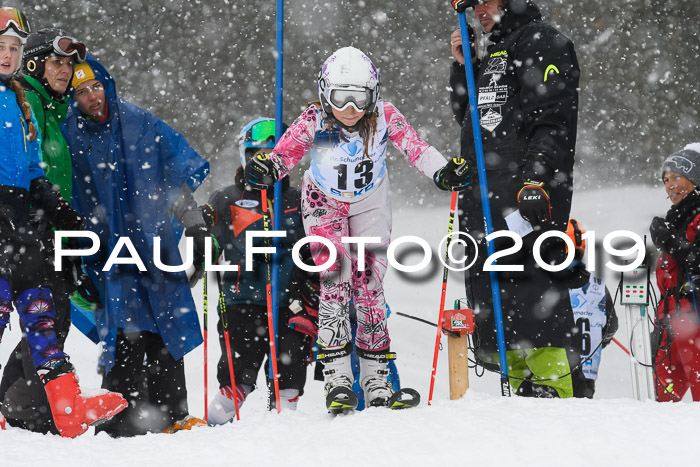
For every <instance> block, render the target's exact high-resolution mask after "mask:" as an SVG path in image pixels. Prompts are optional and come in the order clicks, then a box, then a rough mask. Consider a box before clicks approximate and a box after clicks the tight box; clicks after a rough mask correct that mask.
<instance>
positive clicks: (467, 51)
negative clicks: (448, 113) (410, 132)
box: [459, 13, 510, 396]
mask: <svg viewBox="0 0 700 467" xmlns="http://www.w3.org/2000/svg"><path fill="white" fill-rule="evenodd" d="M459 29H460V33H461V35H462V51H463V53H464V66H465V69H466V75H467V91H468V94H469V111H470V113H471V120H472V131H473V132H474V149H475V150H476V165H477V169H478V171H479V187H480V188H481V209H482V211H483V214H484V224H485V226H486V235H489V234H491V233H492V232H493V221H492V219H491V203H490V201H489V188H488V183H487V181H486V166H485V163H484V147H483V144H482V140H481V127H480V126H479V109H478V107H477V103H476V84H475V82H474V68H473V67H472V53H471V48H470V44H469V33H468V29H467V17H466V16H465V14H464V13H460V14H459ZM486 247H487V251H488V254H489V256H491V255H493V254H494V253H495V249H494V247H493V242H492V241H489V242H487V243H486ZM489 276H490V277H491V296H492V298H493V314H494V318H495V320H496V339H497V341H498V363H499V365H500V367H501V395H503V396H510V386H509V385H508V362H507V359H506V341H505V332H504V331H503V311H502V307H501V293H500V290H501V288H500V284H499V282H498V274H497V273H496V271H490V272H489Z"/></svg>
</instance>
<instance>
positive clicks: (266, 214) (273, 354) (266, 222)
mask: <svg viewBox="0 0 700 467" xmlns="http://www.w3.org/2000/svg"><path fill="white" fill-rule="evenodd" d="M260 198H261V202H262V210H263V226H264V229H265V231H266V232H269V231H270V224H271V223H270V211H269V210H268V208H267V190H261V191H260ZM268 244H269V243H268ZM265 256H266V260H267V286H266V295H267V329H268V330H269V335H270V337H269V338H270V363H271V364H272V381H273V383H274V386H275V402H276V404H275V407H277V413H280V410H281V408H280V381H279V377H278V375H277V347H276V345H275V326H274V320H273V317H272V263H271V261H270V260H271V259H272V258H271V257H270V255H269V254H266V255H265Z"/></svg>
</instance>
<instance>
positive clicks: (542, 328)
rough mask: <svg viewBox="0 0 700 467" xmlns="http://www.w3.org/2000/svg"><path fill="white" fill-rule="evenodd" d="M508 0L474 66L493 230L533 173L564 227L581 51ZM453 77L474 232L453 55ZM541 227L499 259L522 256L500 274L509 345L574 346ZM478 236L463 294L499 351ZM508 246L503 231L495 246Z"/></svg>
mask: <svg viewBox="0 0 700 467" xmlns="http://www.w3.org/2000/svg"><path fill="white" fill-rule="evenodd" d="M504 6H505V10H504V14H503V15H502V19H501V22H500V23H499V24H497V25H496V27H495V28H494V30H493V31H492V34H491V36H490V40H491V41H492V42H493V44H492V45H490V46H489V47H488V50H487V51H486V54H485V56H484V57H483V60H482V61H481V62H480V63H479V64H478V66H477V67H476V68H477V69H476V71H475V75H476V76H475V81H476V88H477V89H476V91H477V106H478V111H479V117H480V129H481V133H482V141H483V146H484V159H485V166H486V178H487V182H488V189H489V198H490V204H491V216H492V219H493V230H494V231H500V230H507V229H508V226H507V224H506V221H505V220H504V218H505V216H507V215H509V214H510V213H512V212H513V211H515V210H517V208H518V205H517V195H518V191H519V190H520V189H521V188H522V186H523V182H524V181H526V180H528V181H529V180H533V181H537V182H544V184H545V188H546V190H547V192H548V194H549V197H550V200H551V204H552V219H553V222H552V223H551V224H549V225H548V226H547V228H546V230H550V229H557V230H560V231H565V230H566V224H567V222H568V219H569V212H570V210H571V198H572V191H573V166H574V151H575V144H576V122H577V112H578V83H579V74H580V73H579V67H578V62H577V60H576V54H575V52H574V48H573V44H572V43H571V41H570V40H569V39H568V38H566V37H565V36H564V35H562V34H561V33H559V32H558V31H557V30H556V29H554V28H553V27H551V26H550V25H548V24H546V23H544V22H543V21H542V18H541V16H540V12H539V10H538V9H537V7H536V6H535V5H534V4H533V3H532V2H531V0H504ZM450 84H451V86H452V92H451V96H450V97H451V103H452V107H453V111H454V114H455V117H456V119H457V122H458V123H459V124H460V125H461V128H462V129H461V145H462V149H461V153H462V156H463V157H465V158H466V159H467V161H468V162H469V164H470V167H471V170H472V185H471V186H470V187H469V189H468V190H465V191H464V192H462V194H461V195H460V201H459V218H460V230H461V231H463V232H468V233H470V234H471V235H472V236H473V237H475V238H477V239H478V238H480V237H481V236H482V235H483V232H484V217H483V214H482V207H481V193H480V190H481V189H480V185H479V178H478V175H477V163H476V151H475V147H474V137H473V133H472V122H471V115H470V112H469V100H468V95H467V90H466V87H467V85H466V75H465V67H464V66H462V65H459V64H457V63H456V62H455V63H454V64H453V66H452V72H451V76H450ZM537 235H538V234H536V233H531V234H529V235H526V236H525V237H523V245H522V247H521V248H520V249H519V251H517V252H516V253H510V254H507V255H506V256H505V257H502V258H500V259H498V264H499V265H508V264H511V265H523V271H521V272H517V271H515V272H500V273H498V276H499V280H500V289H501V293H500V298H501V302H502V312H503V320H504V328H505V334H506V345H507V347H508V348H509V349H518V348H521V349H522V348H538V347H543V346H544V347H563V348H567V349H573V348H574V347H573V346H574V343H573V341H572V339H571V336H572V334H573V331H572V328H573V319H572V311H571V304H570V302H569V296H568V289H567V287H566V284H565V283H564V281H563V280H561V278H558V277H557V276H556V275H554V274H552V273H549V272H547V271H545V270H544V269H542V268H540V267H539V266H537V265H536V263H535V261H534V259H533V249H534V243H535V239H536V237H537ZM479 243H480V245H479V257H478V260H477V262H476V263H475V264H474V265H473V266H472V268H471V269H470V270H469V272H468V274H467V276H466V282H467V295H468V296H469V298H470V299H471V300H472V303H473V304H474V306H475V308H477V309H478V312H477V315H476V319H477V324H478V325H479V339H480V345H479V349H478V351H477V352H478V353H480V354H483V353H489V352H494V351H495V349H496V333H495V327H494V316H493V313H492V310H493V302H492V296H491V284H490V279H489V273H488V272H484V270H483V268H484V260H485V258H486V256H487V252H486V245H485V242H484V241H483V239H480V240H479ZM562 243H563V242H562ZM511 245H512V242H509V241H504V239H499V240H497V241H496V242H495V249H496V251H502V250H504V249H505V248H508V247H509V246H511ZM545 250H546V251H545ZM540 251H544V253H543V255H542V256H543V257H545V261H547V257H549V258H550V259H556V261H554V262H555V263H556V264H558V263H560V262H561V260H563V258H561V260H560V259H559V258H560V256H561V255H560V254H563V251H564V250H563V245H562V246H555V247H552V248H549V249H547V248H545V249H540ZM547 255H549V256H547ZM570 359H571V361H572V362H573V361H577V360H576V358H574V357H570Z"/></svg>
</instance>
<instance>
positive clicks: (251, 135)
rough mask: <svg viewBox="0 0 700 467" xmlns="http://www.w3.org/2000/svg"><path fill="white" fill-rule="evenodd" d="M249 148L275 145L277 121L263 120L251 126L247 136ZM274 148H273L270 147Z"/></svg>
mask: <svg viewBox="0 0 700 467" xmlns="http://www.w3.org/2000/svg"><path fill="white" fill-rule="evenodd" d="M245 141H246V142H248V145H249V147H266V146H264V145H265V144H272V145H274V144H275V121H274V120H263V121H260V122H258V123H256V124H254V125H253V126H251V127H250V128H249V129H248V131H247V132H246V135H245ZM269 147H273V146H269Z"/></svg>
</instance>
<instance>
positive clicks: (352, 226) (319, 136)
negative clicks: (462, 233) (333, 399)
mask: <svg viewBox="0 0 700 467" xmlns="http://www.w3.org/2000/svg"><path fill="white" fill-rule="evenodd" d="M387 140H391V143H392V144H393V145H394V147H395V148H396V149H398V150H399V151H401V153H402V154H404V155H405V156H406V158H407V159H408V161H409V162H410V163H411V164H412V165H413V166H415V167H416V168H417V169H418V170H420V171H421V172H422V173H423V174H425V175H427V176H428V177H432V176H433V174H434V173H435V172H436V171H437V170H438V169H440V168H442V167H443V166H444V165H445V164H446V162H447V161H446V160H445V158H444V157H443V156H442V155H441V154H440V152H438V151H437V150H436V149H435V148H433V147H432V146H430V145H429V144H428V143H426V142H425V141H423V140H422V139H421V137H420V136H418V134H417V133H416V131H415V130H414V129H413V127H411V125H410V124H409V123H408V122H407V121H406V118H405V117H404V116H403V115H402V114H401V113H400V112H399V111H398V110H397V109H396V107H394V106H393V105H392V104H391V103H389V102H385V101H382V100H379V102H378V103H377V128H376V131H375V133H374V134H373V135H372V137H371V140H370V151H369V158H368V157H367V156H365V155H364V141H363V140H362V138H361V136H360V135H359V132H355V133H350V132H347V131H346V130H342V129H339V127H338V126H337V125H333V127H332V128H330V131H329V122H328V118H327V116H326V114H325V112H323V110H322V109H321V108H319V107H317V106H316V105H311V106H310V107H309V108H307V109H306V110H305V111H304V112H303V113H302V114H301V115H300V116H299V118H297V119H296V121H295V122H294V123H293V124H292V126H291V127H289V129H288V130H287V131H286V132H285V134H284V135H283V136H282V138H281V139H280V140H279V142H278V143H277V145H276V146H275V148H274V149H273V151H272V152H271V153H270V155H269V159H270V160H271V161H272V162H273V163H274V164H275V166H276V168H277V169H278V170H279V173H280V178H281V177H283V176H285V175H287V174H288V173H289V171H290V169H291V168H292V167H293V166H294V165H295V164H296V163H297V162H299V161H300V160H301V159H302V157H303V156H304V155H305V154H306V153H307V152H308V153H310V155H311V166H310V167H309V169H308V170H307V171H306V173H305V174H304V182H303V189H302V218H303V222H304V230H305V231H306V235H307V236H312V235H313V236H320V237H324V238H326V239H328V240H330V241H331V242H332V243H333V245H334V246H335V249H336V251H337V257H336V260H335V262H334V263H333V264H332V266H331V267H330V268H328V269H326V270H325V271H322V272H321V303H320V307H319V316H318V340H319V343H320V344H321V345H322V346H324V347H326V348H337V347H342V346H343V345H345V344H346V343H348V342H350V340H351V338H352V334H351V331H350V320H349V308H350V302H351V300H354V305H355V309H356V311H357V323H358V325H357V336H356V342H355V345H356V346H357V347H359V348H361V349H364V350H372V351H380V350H386V349H388V348H389V343H390V339H389V332H388V329H387V325H386V303H385V300H384V289H383V287H382V282H383V278H384V274H385V273H386V268H387V256H386V249H387V247H388V245H389V239H390V236H391V196H390V190H389V178H388V177H387V171H386V150H387ZM349 236H351V237H377V239H378V240H379V241H378V242H375V243H368V244H367V245H366V247H365V267H364V270H358V258H357V246H353V247H352V248H351V245H350V243H343V241H342V239H343V237H349ZM310 246H311V252H312V255H313V258H314V261H315V263H316V264H317V265H321V264H324V263H326V261H327V260H328V258H329V252H328V249H327V248H325V247H324V246H323V244H321V243H311V245H310Z"/></svg>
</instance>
